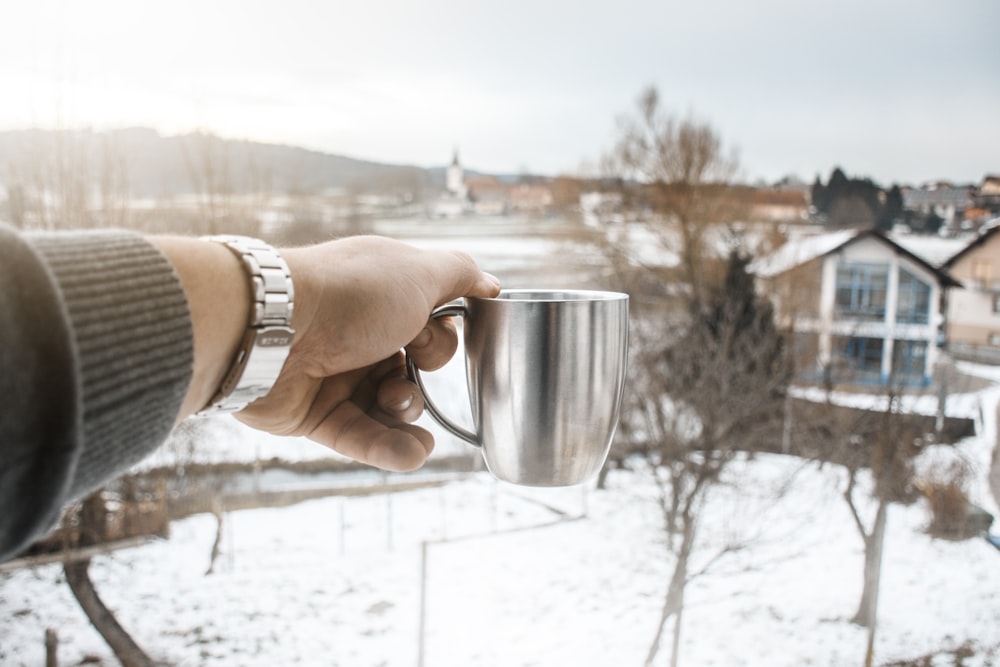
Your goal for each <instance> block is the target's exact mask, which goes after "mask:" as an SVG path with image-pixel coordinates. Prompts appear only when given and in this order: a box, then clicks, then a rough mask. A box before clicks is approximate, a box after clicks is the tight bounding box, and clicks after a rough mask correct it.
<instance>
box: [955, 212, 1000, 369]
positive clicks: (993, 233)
mask: <svg viewBox="0 0 1000 667" xmlns="http://www.w3.org/2000/svg"><path fill="white" fill-rule="evenodd" d="M995 222H996V226H993V227H990V228H989V229H987V230H986V231H985V232H983V233H982V234H981V235H980V236H979V237H978V238H976V239H975V240H973V241H972V242H971V243H969V244H968V245H967V246H965V248H963V249H962V250H961V251H960V252H958V253H957V254H956V255H955V256H953V257H952V258H951V259H949V260H948V261H947V262H945V268H946V269H947V270H948V272H949V274H950V275H951V276H952V277H953V278H955V279H956V280H958V281H959V282H961V283H962V285H963V287H964V289H960V290H952V292H951V294H950V295H949V299H948V312H947V334H948V346H949V349H950V350H951V351H952V352H953V354H955V356H959V357H965V358H972V359H981V360H983V361H993V362H1000V220H997V221H995Z"/></svg>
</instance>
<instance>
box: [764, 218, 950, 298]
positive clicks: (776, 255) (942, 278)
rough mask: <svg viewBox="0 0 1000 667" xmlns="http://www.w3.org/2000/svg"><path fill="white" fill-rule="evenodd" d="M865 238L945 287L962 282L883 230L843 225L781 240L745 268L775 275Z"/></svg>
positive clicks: (768, 275) (765, 274) (765, 275)
mask: <svg viewBox="0 0 1000 667" xmlns="http://www.w3.org/2000/svg"><path fill="white" fill-rule="evenodd" d="M865 238H873V239H876V240H878V241H879V242H881V243H884V244H886V245H887V246H889V247H890V248H891V249H892V250H893V251H894V252H897V253H899V254H900V255H903V256H904V257H906V258H907V259H909V260H910V261H912V262H914V263H915V264H918V265H919V266H921V267H923V268H924V269H926V270H927V271H929V272H930V273H931V274H933V275H934V277H936V278H937V280H938V282H939V283H940V284H941V285H943V286H945V287H961V286H962V284H961V283H959V282H958V281H957V280H955V279H954V278H952V277H951V276H950V275H948V273H947V272H945V271H943V270H941V269H940V268H938V267H937V266H935V265H934V264H932V263H930V262H928V261H927V260H926V259H924V258H922V257H920V256H919V255H917V254H915V253H913V252H911V251H910V250H908V249H906V248H905V247H903V246H902V245H900V244H899V243H896V242H895V241H893V240H892V239H890V238H889V237H888V236H886V235H885V234H882V233H881V232H878V231H876V230H874V229H867V230H858V229H845V230H841V231H837V232H830V233H828V234H817V235H815V236H807V237H803V238H800V239H793V240H790V241H788V242H787V243H785V244H784V245H783V246H781V247H780V248H778V250H776V251H775V252H773V253H772V254H770V255H768V256H766V257H763V258H760V259H758V260H755V261H754V262H753V263H752V264H751V266H750V267H749V268H750V270H751V271H752V272H753V273H755V274H756V275H758V276H761V277H765V278H768V277H772V276H777V275H780V274H782V273H784V272H786V271H789V270H791V269H793V268H795V267H796V266H801V265H802V264H805V263H806V262H811V261H812V260H815V259H819V258H821V257H825V256H827V255H830V254H833V253H835V252H837V251H839V250H840V249H842V248H845V247H847V246H848V245H851V244H852V243H856V242H858V241H860V240H862V239H865Z"/></svg>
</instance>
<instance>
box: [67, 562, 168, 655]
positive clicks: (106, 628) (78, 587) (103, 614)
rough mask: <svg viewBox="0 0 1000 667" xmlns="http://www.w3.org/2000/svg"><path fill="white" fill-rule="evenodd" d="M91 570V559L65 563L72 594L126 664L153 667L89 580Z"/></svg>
mask: <svg viewBox="0 0 1000 667" xmlns="http://www.w3.org/2000/svg"><path fill="white" fill-rule="evenodd" d="M89 570H90V559H89V558H87V559H85V560H81V561H75V562H69V563H63V571H64V572H65V574H66V582H67V583H68V584H69V588H70V590H71V591H73V596H74V597H76V600H77V602H79V603H80V607H81V608H82V609H83V611H84V613H85V614H87V618H89V619H90V622H91V624H92V625H93V626H94V628H96V629H97V631H98V632H99V633H101V636H102V637H104V641H106V642H107V643H108V646H110V647H111V650H112V651H114V653H115V656H116V657H117V658H118V660H119V661H121V663H122V666H123V667H153V664H154V663H153V661H152V660H150V659H149V656H147V655H146V654H145V653H144V652H143V650H142V649H141V648H139V646H138V644H136V643H135V641H133V639H132V637H130V636H129V634H128V632H126V631H125V629H124V628H123V627H122V626H121V625H120V624H119V623H118V620H117V619H116V618H115V616H114V614H112V613H111V610H110V609H108V608H107V607H106V606H105V605H104V602H102V601H101V598H100V597H98V595H97V590H96V589H95V588H94V582H93V581H91V579H90V574H89Z"/></svg>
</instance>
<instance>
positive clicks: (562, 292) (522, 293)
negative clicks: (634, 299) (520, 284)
mask: <svg viewBox="0 0 1000 667" xmlns="http://www.w3.org/2000/svg"><path fill="white" fill-rule="evenodd" d="M472 298H477V299H478V300H480V301H495V302H506V301H510V302H514V301H522V302H524V301H527V302H532V303H573V302H587V301H621V300H627V299H628V298H629V295H628V294H626V293H625V292H614V291H608V290H594V289H558V288H553V289H536V288H514V289H502V290H500V294H498V295H497V296H495V297H489V298H482V297H472Z"/></svg>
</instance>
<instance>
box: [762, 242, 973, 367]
mask: <svg viewBox="0 0 1000 667" xmlns="http://www.w3.org/2000/svg"><path fill="white" fill-rule="evenodd" d="M753 268H754V271H755V273H756V274H757V275H758V276H759V277H760V278H761V281H762V286H764V287H765V289H766V290H767V292H768V294H769V295H770V296H771V297H772V298H773V299H774V301H775V306H776V311H777V314H778V317H779V322H780V323H781V324H782V325H783V326H785V327H786V328H787V329H789V330H791V331H792V332H793V334H794V340H795V353H796V358H797V361H798V365H799V372H800V375H801V376H802V377H803V379H806V380H812V381H817V382H832V383H836V384H841V383H848V384H890V383H891V384H901V385H906V386H926V385H928V384H930V382H931V379H932V376H933V372H934V366H935V363H936V361H937V356H938V353H939V348H940V343H941V336H940V334H941V327H942V323H943V319H944V318H943V315H942V311H941V304H942V303H943V302H944V295H945V291H946V290H947V289H948V288H950V287H953V286H955V285H956V283H955V281H954V280H952V279H951V278H950V277H949V276H948V275H947V274H946V273H944V272H943V271H940V270H938V269H937V268H935V267H934V266H932V265H930V264H928V263H927V262H925V261H924V260H922V259H920V258H919V257H917V256H916V255H913V254H912V253H910V252H908V251H907V250H905V249H904V248H902V247H901V246H899V245H897V244H896V243H894V242H893V241H891V240H890V239H889V238H888V237H886V236H884V235H882V234H880V233H878V232H875V231H855V230H847V231H842V232H835V233H832V234H822V235H817V236H815V237H810V238H805V239H801V240H798V241H789V242H788V243H786V244H785V246H783V247H782V248H781V249H779V251H778V252H776V253H774V255H772V256H771V257H769V258H764V259H763V260H761V261H759V262H757V263H755V265H754V267H753Z"/></svg>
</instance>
